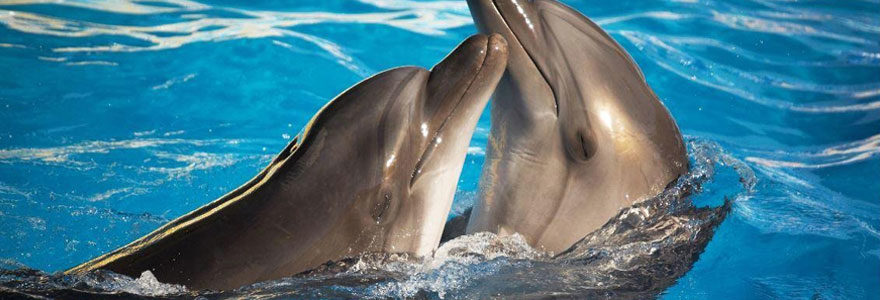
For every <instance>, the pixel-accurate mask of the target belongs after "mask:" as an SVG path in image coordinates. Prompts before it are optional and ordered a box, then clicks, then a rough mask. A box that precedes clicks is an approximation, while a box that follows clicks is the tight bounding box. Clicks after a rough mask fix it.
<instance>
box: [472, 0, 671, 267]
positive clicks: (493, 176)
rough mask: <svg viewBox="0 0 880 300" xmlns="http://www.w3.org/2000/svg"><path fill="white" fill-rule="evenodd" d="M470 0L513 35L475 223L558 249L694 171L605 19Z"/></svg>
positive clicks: (510, 0) (551, 6)
mask: <svg viewBox="0 0 880 300" xmlns="http://www.w3.org/2000/svg"><path fill="white" fill-rule="evenodd" d="M468 5H469V7H470V9H471V13H472V15H473V17H474V20H475V22H476V24H477V27H478V28H479V30H480V31H481V32H483V33H499V34H501V35H503V36H504V37H505V38H506V39H507V41H508V43H509V44H510V45H509V48H510V49H509V51H510V54H509V56H510V57H509V61H508V64H507V71H506V72H505V75H504V77H502V79H501V81H500V82H499V84H498V88H497V89H496V91H495V96H494V99H495V100H493V104H492V130H491V133H490V139H489V145H488V150H487V157H486V162H485V166H484V169H483V174H482V177H481V189H482V197H481V198H480V199H479V200H478V201H477V203H476V205H475V207H474V209H473V212H472V215H471V217H470V220H469V223H468V227H467V232H468V233H473V232H478V231H492V232H496V233H499V234H512V233H514V232H519V233H521V234H523V236H524V237H525V238H526V240H527V241H528V242H529V243H530V244H532V245H533V246H536V247H543V248H544V249H545V250H549V251H555V252H558V251H561V250H564V249H565V248H567V247H569V246H571V245H572V244H573V243H574V242H576V241H577V240H579V239H580V238H582V237H584V236H585V235H587V234H588V233H590V232H592V231H593V230H595V229H598V228H599V227H600V226H602V224H604V223H605V222H607V221H608V220H609V218H611V217H612V216H614V215H615V214H617V212H618V211H619V210H620V209H621V208H623V207H627V206H630V205H631V204H633V203H634V202H636V201H638V200H642V199H646V198H648V197H652V196H655V195H657V194H658V193H660V192H661V191H663V189H664V188H665V187H666V186H667V185H668V184H670V183H672V182H673V181H674V180H675V179H676V178H678V176H679V175H681V174H683V173H685V172H686V171H687V169H688V161H687V153H686V151H685V146H684V143H683V142H682V138H681V134H680V133H679V130H678V127H677V125H676V124H675V121H674V120H673V119H672V117H671V116H670V114H669V111H667V109H666V108H665V107H664V106H663V104H661V103H660V101H659V100H658V99H657V96H655V95H654V92H653V91H651V89H650V88H649V87H648V86H647V84H646V83H645V78H644V76H643V75H642V73H641V71H640V70H639V68H638V67H637V66H636V64H635V63H634V62H633V61H632V58H630V57H629V55H628V54H627V53H626V52H625V51H624V50H623V48H622V47H621V46H620V45H618V44H617V43H616V42H615V41H614V40H613V39H612V38H611V37H610V36H609V35H608V34H607V33H605V32H604V31H603V30H602V29H600V28H599V26H597V25H596V24H594V23H593V22H591V21H590V20H589V19H587V18H586V17H585V16H583V15H582V14H580V13H578V12H577V11H575V10H574V9H572V8H569V7H567V6H565V5H563V4H560V3H559V2H556V1H553V0H534V1H529V0H494V1H493V0H468Z"/></svg>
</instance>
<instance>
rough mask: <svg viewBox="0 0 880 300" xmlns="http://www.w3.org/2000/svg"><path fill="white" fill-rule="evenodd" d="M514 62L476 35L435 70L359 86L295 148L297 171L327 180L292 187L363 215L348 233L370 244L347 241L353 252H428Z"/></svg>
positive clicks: (405, 72) (493, 41) (503, 47)
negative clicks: (479, 127)
mask: <svg viewBox="0 0 880 300" xmlns="http://www.w3.org/2000/svg"><path fill="white" fill-rule="evenodd" d="M506 63H507V44H506V41H505V40H504V38H503V37H501V36H500V35H497V34H496V35H475V36H472V37H470V38H468V39H466V40H465V41H464V42H462V43H461V44H460V45H459V46H458V47H457V48H456V49H455V50H453V51H452V52H451V53H450V54H449V55H448V56H447V57H446V58H444V59H443V60H442V61H441V62H440V63H438V64H437V65H435V66H434V67H433V68H432V69H431V70H430V71H428V70H425V69H422V68H418V67H402V68H396V69H391V70H388V71H384V72H381V73H379V74H377V75H375V76H373V77H370V78H368V79H366V80H364V81H362V82H361V83H358V84H357V85H355V86H353V87H352V88H350V89H349V90H347V91H345V92H343V93H342V94H340V95H339V96H338V97H337V98H336V99H334V100H333V101H331V102H330V103H329V104H328V105H327V106H325V107H324V108H323V109H322V110H321V111H320V112H319V113H318V114H317V115H316V117H314V118H313V120H312V121H311V122H310V125H307V126H306V129H305V131H304V133H303V134H302V135H301V136H302V137H303V141H302V143H301V144H302V145H301V146H298V147H296V150H295V151H293V152H295V155H297V156H298V157H296V158H293V160H295V161H296V162H297V163H295V164H294V165H299V166H300V167H302V168H303V169H308V170H309V171H308V172H309V173H310V177H311V178H323V179H319V180H318V181H321V180H323V181H324V182H317V183H315V182H308V181H303V182H302V183H298V184H300V185H302V186H301V187H298V188H295V189H291V190H305V191H311V190H315V189H316V187H325V188H319V190H318V191H317V192H315V193H314V195H312V196H310V197H317V198H321V199H326V200H325V201H324V202H326V203H327V205H328V207H327V209H340V210H343V209H344V210H346V211H350V212H351V213H349V214H347V216H356V217H355V218H356V219H357V220H358V221H357V222H354V223H353V224H357V225H351V226H350V227H351V228H344V231H345V232H346V233H345V235H346V236H349V237H350V236H364V237H363V238H356V241H355V242H354V243H349V242H340V243H343V244H346V243H348V244H355V245H353V246H352V247H351V248H350V249H353V250H352V251H361V250H364V251H383V252H409V253H415V254H418V255H423V254H427V253H430V251H432V250H433V249H434V248H435V247H436V246H437V244H438V243H439V240H440V234H441V233H442V230H443V224H444V222H445V220H446V216H447V215H448V213H449V209H450V207H451V205H452V199H453V195H454V193H455V187H456V185H457V183H458V177H459V175H460V172H461V169H462V166H463V164H464V159H465V156H466V152H467V146H468V144H469V142H470V138H471V136H472V134H473V131H474V129H475V127H476V123H477V121H478V119H479V117H480V114H481V113H482V111H483V109H484V108H485V106H486V104H487V103H488V99H489V97H490V96H491V94H492V91H493V90H494V88H495V86H496V84H497V82H498V80H499V79H500V77H501V75H502V74H503V72H504V68H505V66H506ZM317 161H320V166H319V167H318V165H319V164H316V163H315V162H317ZM288 164H289V163H288ZM313 166H314V167H313ZM328 182H332V185H327V183H328ZM340 199H341V200H340ZM299 213H302V214H308V213H313V212H308V211H307V210H303V211H301V212H299ZM330 215H334V214H330ZM304 217H305V216H304ZM302 226H309V224H302ZM346 226H348V225H346ZM298 228H300V227H298ZM316 230H317V229H316ZM377 237H378V238H377ZM328 240H329V239H328ZM358 243H367V244H369V245H364V246H363V247H360V246H358V245H356V244H358ZM359 247H360V248H359Z"/></svg>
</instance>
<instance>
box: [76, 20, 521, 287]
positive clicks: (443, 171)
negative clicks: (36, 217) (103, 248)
mask: <svg viewBox="0 0 880 300" xmlns="http://www.w3.org/2000/svg"><path fill="white" fill-rule="evenodd" d="M506 63H507V43H506V41H505V40H504V38H503V37H501V36H500V35H490V36H487V35H475V36H472V37H470V38H468V39H467V40H465V41H464V42H463V43H462V44H461V45H459V46H458V47H457V48H456V49H455V50H453V51H452V52H451V53H450V54H449V55H448V56H447V57H446V58H445V59H443V61H441V62H440V63H438V64H437V65H436V66H434V67H433V68H432V69H431V71H428V70H425V69H422V68H418V67H401V68H396V69H392V70H388V71H384V72H382V73H379V74H377V75H375V76H372V77H370V78H368V79H366V80H364V81H362V82H360V83H358V84H357V85H355V86H353V87H351V88H349V89H348V90H346V91H345V92H343V93H342V94H340V95H339V96H337V97H336V98H335V99H333V100H332V101H330V102H329V103H328V104H327V105H326V106H324V108H322V109H321V110H320V111H319V112H318V113H317V114H316V115H315V116H314V117H313V118H312V120H311V121H310V122H309V123H308V125H306V128H305V129H304V131H303V133H302V134H301V135H300V136H299V137H298V140H299V142H297V141H296V140H294V141H293V142H291V143H290V144H289V145H288V146H287V147H286V148H285V149H284V150H283V151H282V152H281V153H280V154H279V155H278V156H277V157H276V158H275V159H274V160H273V161H272V162H271V164H269V166H268V167H266V168H265V169H264V170H263V171H262V172H260V173H259V174H258V175H257V176H256V177H254V178H253V179H252V180H251V181H249V182H247V183H246V184H244V185H243V186H241V187H239V188H238V189H236V190H234V191H232V192H230V193H229V194H227V195H225V196H223V197H221V198H220V199H218V200H215V201H213V202H211V203H209V204H207V205H205V206H204V207H201V208H199V209H197V210H195V211H193V212H191V213H189V214H187V215H184V216H182V217H180V218H178V219H176V220H174V221H171V222H170V223H168V224H166V225H164V226H162V227H161V228H159V229H157V230H156V231H154V232H152V233H150V234H148V235H146V236H144V237H142V238H140V239H138V240H136V241H134V242H132V243H131V244H129V245H127V246H124V247H122V248H120V249H117V250H115V251H113V252H110V253H108V254H105V255H103V256H100V257H98V258H95V259H93V260H91V261H88V262H86V263H83V264H82V265H79V266H77V267H74V268H72V269H70V270H68V271H66V273H68V274H77V273H83V272H88V271H91V270H96V269H106V270H111V271H114V272H117V273H121V274H126V275H129V276H138V275H140V274H141V273H142V272H143V271H147V270H149V271H151V272H152V273H153V274H154V275H155V276H156V278H157V279H158V280H159V281H161V282H166V283H176V284H183V285H186V286H187V287H189V288H191V289H231V288H236V287H239V286H242V285H246V284H250V283H255V282H260V281H265V280H271V279H276V278H281V277H285V276H291V275H295V274H297V273H300V272H303V271H307V270H309V269H311V268H314V267H316V266H319V265H321V264H323V263H325V262H327V261H331V260H338V259H342V258H344V257H348V256H355V255H358V254H360V253H367V252H389V253H409V254H413V255H416V256H423V255H425V254H429V253H431V251H433V250H434V249H435V248H436V247H437V245H438V243H439V241H440V235H441V232H442V230H443V225H444V221H445V220H446V216H447V215H448V213H449V210H450V207H451V205H452V199H453V194H454V192H455V188H456V184H457V182H458V177H459V175H460V173H461V169H462V166H463V164H464V159H465V155H466V151H467V146H468V144H469V142H470V138H471V135H472V134H473V131H474V129H475V127H476V123H477V120H478V119H479V116H480V114H481V112H482V111H483V109H484V108H485V106H486V103H487V102H488V99H489V96H490V95H491V93H492V91H493V90H494V88H495V86H496V84H497V82H498V80H499V79H500V78H501V76H502V74H503V72H504V69H505V65H506Z"/></svg>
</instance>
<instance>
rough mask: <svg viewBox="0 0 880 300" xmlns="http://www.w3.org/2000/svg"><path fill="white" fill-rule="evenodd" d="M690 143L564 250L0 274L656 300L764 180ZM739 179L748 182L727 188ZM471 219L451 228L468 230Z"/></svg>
mask: <svg viewBox="0 0 880 300" xmlns="http://www.w3.org/2000/svg"><path fill="white" fill-rule="evenodd" d="M688 146H689V148H690V159H691V165H692V168H691V171H690V172H689V173H687V174H685V175H684V176H682V177H681V178H679V180H678V181H677V182H676V183H675V184H674V185H672V186H671V187H669V188H667V189H666V191H664V192H663V193H662V194H661V195H658V196H657V197H654V198H652V199H648V200H646V201H643V202H640V203H638V204H636V205H633V206H631V207H628V208H625V209H623V210H621V211H620V213H618V214H617V216H615V217H614V218H612V219H611V220H609V222H608V223H606V224H605V225H604V226H603V227H602V228H600V229H599V230H597V231H595V232H592V233H590V234H588V235H587V236H585V237H584V238H583V239H581V240H580V241H578V242H577V243H575V244H574V245H573V246H572V247H571V248H569V249H568V250H566V251H563V252H562V253H559V254H553V253H547V252H543V251H540V250H536V249H533V248H531V247H529V245H528V244H527V243H526V242H525V240H524V239H523V237H522V236H520V235H512V236H497V235H495V234H491V233H476V234H471V235H460V236H455V234H454V233H452V232H447V233H446V238H447V239H448V240H446V241H445V242H444V243H443V244H442V245H441V246H440V248H439V249H437V250H436V251H435V252H434V254H433V255H432V256H431V257H427V258H414V257H410V256H407V255H400V254H375V253H374V254H365V255H362V256H360V257H354V258H348V259H344V260H342V261H338V262H328V263H327V264H324V265H322V266H320V267H319V268H316V269H315V270H312V271H308V272H305V273H302V274H298V275H296V276H292V277H289V278H284V279H280V280H273V281H267V282H261V283H257V284H253V285H249V286H245V287H241V288H238V289H235V290H231V291H188V290H187V289H186V288H184V287H183V286H178V285H171V284H163V283H160V282H158V281H157V280H156V279H155V277H153V276H152V274H150V273H149V272H145V273H144V274H142V275H141V277H139V278H129V277H126V276H123V275H119V274H115V273H112V272H104V271H99V272H94V273H90V274H87V275H83V276H66V275H61V274H47V273H44V272H41V271H37V270H32V269H29V268H27V267H25V266H22V265H18V264H15V263H13V262H6V263H4V265H3V266H2V269H3V270H2V271H0V296H3V297H7V296H14V297H27V298H41V297H50V298H81V297H102V298H159V299H162V298H190V297H204V298H208V299H214V298H237V297H246V298H286V297H297V298H327V297H330V298H335V297H339V298H351V297H365V298H485V297H499V296H500V297H526V298H532V297H613V298H652V297H656V296H658V295H660V293H662V292H663V291H664V290H665V289H666V288H668V287H669V286H671V285H673V284H674V283H675V282H676V280H678V278H680V277H681V276H682V275H684V274H685V273H686V272H688V270H690V269H691V267H692V266H693V264H694V262H696V261H697V259H698V258H699V255H700V254H701V253H702V252H703V250H704V249H705V247H706V245H707V244H708V243H709V241H710V240H711V238H712V236H713V234H714V232H715V229H716V228H717V227H718V226H719V225H720V224H721V223H722V222H723V221H724V219H725V217H726V216H727V214H728V213H729V212H730V210H731V207H732V204H733V202H734V201H736V200H737V199H743V198H746V197H749V196H750V195H751V194H752V193H753V190H754V186H755V183H756V179H755V176H754V173H753V172H752V170H751V169H749V168H748V167H747V166H746V165H745V164H743V163H742V162H740V161H738V160H736V159H734V158H732V157H731V156H729V155H727V154H725V153H724V151H723V150H722V149H720V147H719V146H718V145H716V144H714V143H711V142H706V141H702V140H697V139H692V138H689V139H688ZM732 180H738V182H739V184H731V182H727V181H732ZM731 186H738V188H730V187H731ZM719 187H721V188H719ZM725 187H726V188H725ZM731 198H732V200H731ZM722 199H723V201H722ZM466 216H467V214H466V213H465V214H463V215H461V216H457V217H454V218H452V219H451V220H450V223H449V224H456V222H458V224H459V225H460V224H463V223H464V222H463V221H462V220H464V218H466ZM449 238H451V239H449ZM537 274H540V275H537Z"/></svg>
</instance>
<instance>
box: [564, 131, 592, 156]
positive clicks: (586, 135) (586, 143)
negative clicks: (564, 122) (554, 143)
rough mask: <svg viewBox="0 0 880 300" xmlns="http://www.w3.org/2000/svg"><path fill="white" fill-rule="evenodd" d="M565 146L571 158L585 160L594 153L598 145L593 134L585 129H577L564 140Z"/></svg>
mask: <svg viewBox="0 0 880 300" xmlns="http://www.w3.org/2000/svg"><path fill="white" fill-rule="evenodd" d="M565 148H566V150H567V151H568V154H569V156H570V157H571V158H573V159H574V160H578V161H587V160H590V158H592V157H593V155H596V150H597V148H598V145H596V139H595V138H594V136H593V134H591V133H590V132H589V131H585V130H577V131H575V132H574V134H573V136H571V137H569V138H567V141H565Z"/></svg>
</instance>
